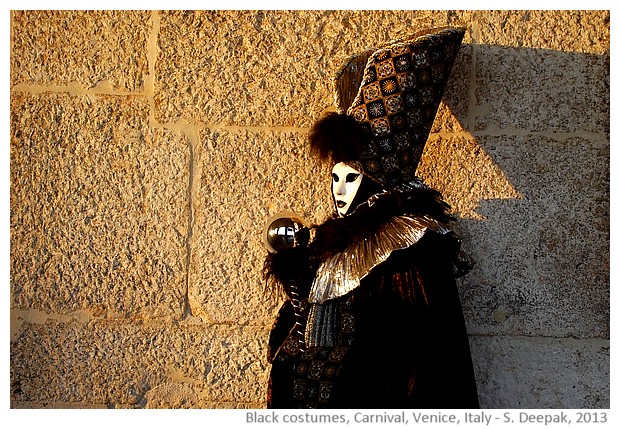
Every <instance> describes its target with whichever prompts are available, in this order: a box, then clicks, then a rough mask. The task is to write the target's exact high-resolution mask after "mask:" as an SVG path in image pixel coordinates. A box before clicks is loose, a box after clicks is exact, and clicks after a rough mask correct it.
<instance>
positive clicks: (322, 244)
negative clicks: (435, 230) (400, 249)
mask: <svg viewBox="0 0 620 429" xmlns="http://www.w3.org/2000/svg"><path fill="white" fill-rule="evenodd" d="M404 214H408V215H413V216H416V215H417V216H427V217H430V218H432V219H434V220H436V221H438V222H440V223H442V224H448V223H449V222H451V221H454V220H455V218H454V217H453V216H452V215H451V214H450V206H449V205H448V203H446V202H445V201H444V200H443V198H442V196H441V194H440V193H439V192H438V191H436V190H434V189H431V188H426V187H412V188H407V189H400V188H395V189H392V190H390V191H386V192H384V193H381V194H378V195H375V196H373V197H371V198H370V199H369V200H368V201H367V202H365V203H363V204H361V205H359V206H358V207H357V208H356V209H355V210H354V211H353V212H352V213H351V214H349V215H347V216H345V217H333V218H331V219H328V220H327V221H325V222H324V223H323V224H321V225H318V226H315V231H316V235H315V239H314V241H313V242H312V243H311V244H310V246H311V247H312V249H311V253H312V254H313V255H317V256H318V257H319V259H321V260H324V259H325V258H327V257H329V256H331V255H334V254H335V253H338V252H342V251H343V250H344V249H345V248H346V247H347V246H348V245H349V244H350V243H352V242H354V241H360V240H363V239H364V238H367V237H370V236H372V235H374V234H376V233H377V232H378V230H379V229H380V228H381V227H382V226H383V224H384V223H385V222H387V221H388V220H389V219H391V218H392V217H393V216H399V215H404Z"/></svg>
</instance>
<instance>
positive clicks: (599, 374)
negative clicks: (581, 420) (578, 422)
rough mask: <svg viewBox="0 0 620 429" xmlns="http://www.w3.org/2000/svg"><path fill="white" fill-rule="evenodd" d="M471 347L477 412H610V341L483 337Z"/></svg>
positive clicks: (477, 338) (472, 341)
mask: <svg viewBox="0 0 620 429" xmlns="http://www.w3.org/2000/svg"><path fill="white" fill-rule="evenodd" d="M470 347H471V349H472V359H473V361H474V369H475V372H476V379H477V384H478V397H479V399H480V406H481V407H482V408H500V409H527V408H534V409H553V408H568V409H571V408H576V409H589V408H609V406H610V402H609V396H610V392H609V389H610V378H609V365H610V360H609V341H599V340H572V339H544V338H525V337H521V338H511V337H503V336H496V337H486V336H483V337H473V338H470ZM514 417H515V418H516V416H514Z"/></svg>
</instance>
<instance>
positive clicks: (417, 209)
mask: <svg viewBox="0 0 620 429" xmlns="http://www.w3.org/2000/svg"><path fill="white" fill-rule="evenodd" d="M449 209H450V207H449V206H448V204H447V203H446V202H445V201H443V199H442V198H441V194H440V193H439V192H437V191H435V190H433V189H430V188H427V187H419V186H401V187H399V188H395V189H392V190H390V191H388V192H383V193H381V194H377V195H374V196H373V197H371V198H369V200H368V201H366V202H365V203H363V204H361V205H360V206H358V207H357V208H356V209H355V211H354V212H352V213H351V214H350V215H347V216H345V217H343V218H332V219H329V220H327V221H326V222H324V223H323V224H321V225H318V226H316V227H314V229H315V238H314V240H313V242H312V243H311V244H310V247H311V248H312V249H313V252H312V253H313V254H314V255H316V257H318V259H319V261H318V269H317V272H316V275H315V277H314V281H313V283H312V287H311V289H310V295H309V298H308V300H309V301H310V302H312V303H323V302H325V301H327V300H330V299H334V298H338V297H340V296H343V295H346V294H347V293H349V292H351V291H352V290H354V289H355V288H357V287H358V286H359V285H360V282H361V280H362V279H363V278H364V277H365V276H366V275H368V273H370V271H371V270H372V269H373V268H375V267H376V266H377V265H379V264H381V263H382V262H384V261H385V260H387V258H389V256H390V255H391V254H392V252H394V251H396V250H400V249H405V248H407V247H409V246H412V245H414V244H415V243H416V242H417V241H418V240H420V238H422V236H423V235H424V234H425V233H426V231H427V230H429V229H430V230H433V231H436V232H441V233H445V232H448V231H449V229H448V228H447V226H446V225H447V223H448V222H450V221H452V220H454V218H453V217H452V216H451V215H450V214H449Z"/></svg>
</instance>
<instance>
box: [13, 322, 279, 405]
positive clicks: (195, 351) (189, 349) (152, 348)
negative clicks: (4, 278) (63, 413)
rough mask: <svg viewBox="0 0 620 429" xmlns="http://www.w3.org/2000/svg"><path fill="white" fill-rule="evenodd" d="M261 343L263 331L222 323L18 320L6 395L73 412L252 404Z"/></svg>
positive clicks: (261, 391)
mask: <svg viewBox="0 0 620 429" xmlns="http://www.w3.org/2000/svg"><path fill="white" fill-rule="evenodd" d="M266 338H267V332H266V331H265V329H263V328H251V327H241V326H225V325H213V326H210V327H205V326H204V325H198V324H188V323H179V324H172V325H163V324H154V323H140V322H132V323H126V322H106V321H101V320H94V321H92V322H91V323H88V324H82V323H75V322H69V323H44V324H31V323H24V324H23V325H22V328H21V331H20V332H19V334H18V336H17V338H16V339H15V341H12V342H11V362H12V365H11V398H12V400H13V401H15V402H16V403H19V404H27V403H29V402H38V403H44V402H52V403H65V404H75V405H76V407H79V404H82V403H89V404H93V406H94V407H97V406H105V407H109V408H142V407H146V408H172V407H174V408H200V407H208V406H213V407H219V406H222V407H223V408H231V407H232V408H234V407H244V404H245V406H246V407H247V406H252V405H256V404H257V402H258V401H262V400H264V397H265V391H266V385H267V367H266V364H265V353H266V352H265V347H266ZM220 404H221V405H220Z"/></svg>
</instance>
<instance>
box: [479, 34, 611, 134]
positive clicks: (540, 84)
mask: <svg viewBox="0 0 620 429" xmlns="http://www.w3.org/2000/svg"><path fill="white" fill-rule="evenodd" d="M476 70H477V74H476V104H477V105H476V106H475V109H476V111H475V116H476V117H475V121H474V123H473V130H472V131H479V130H482V131H486V132H492V131H497V130H519V131H529V132H564V133H567V132H591V133H608V132H609V55H607V54H584V53H575V52H561V51H554V50H544V49H531V48H515V47H500V46H481V47H479V48H477V53H476Z"/></svg>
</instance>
